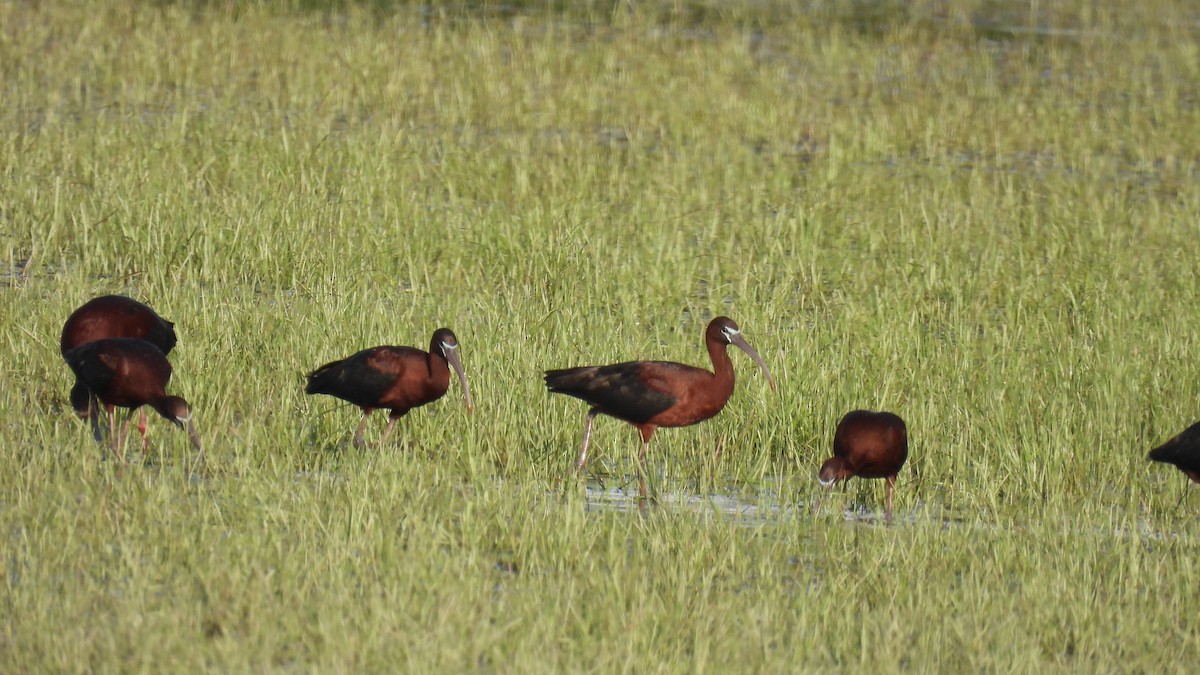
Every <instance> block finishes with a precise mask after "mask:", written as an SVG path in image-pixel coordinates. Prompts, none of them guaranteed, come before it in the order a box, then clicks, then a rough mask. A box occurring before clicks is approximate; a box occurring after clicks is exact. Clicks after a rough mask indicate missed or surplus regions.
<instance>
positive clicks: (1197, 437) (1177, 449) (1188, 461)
mask: <svg viewBox="0 0 1200 675" xmlns="http://www.w3.org/2000/svg"><path fill="white" fill-rule="evenodd" d="M1149 458H1150V459H1152V460H1154V461H1156V462H1166V463H1168V464H1174V465H1175V466H1177V467H1179V468H1180V469H1183V470H1185V471H1200V422H1198V423H1196V424H1193V425H1192V426H1190V427H1188V428H1187V429H1184V430H1183V433H1181V434H1179V435H1178V436H1176V437H1175V438H1172V439H1171V440H1169V441H1167V442H1166V443H1163V444H1162V445H1160V446H1158V447H1157V448H1155V449H1153V450H1151V451H1150V455H1149Z"/></svg>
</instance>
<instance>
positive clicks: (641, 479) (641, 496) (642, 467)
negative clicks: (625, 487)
mask: <svg viewBox="0 0 1200 675" xmlns="http://www.w3.org/2000/svg"><path fill="white" fill-rule="evenodd" d="M648 447H650V441H649V440H643V441H642V451H641V452H640V453H638V510H639V511H642V512H643V513H644V512H645V510H646V502H647V501H648V499H647V498H648V496H649V494H648V491H647V490H646V448H648Z"/></svg>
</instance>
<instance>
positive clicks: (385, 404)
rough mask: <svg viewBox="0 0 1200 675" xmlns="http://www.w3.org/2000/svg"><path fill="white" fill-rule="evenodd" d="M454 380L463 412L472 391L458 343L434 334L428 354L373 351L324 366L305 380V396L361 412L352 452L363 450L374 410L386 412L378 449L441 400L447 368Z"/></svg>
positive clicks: (444, 333) (446, 383)
mask: <svg viewBox="0 0 1200 675" xmlns="http://www.w3.org/2000/svg"><path fill="white" fill-rule="evenodd" d="M449 366H453V367H454V371H455V372H456V373H457V374H458V381H459V383H460V384H462V389H463V396H465V397H466V399H467V412H470V411H471V390H470V389H468V388H467V375H466V373H464V372H463V367H462V362H461V361H460V360H459V358H458V338H456V337H454V333H452V332H451V331H450V329H449V328H439V329H437V330H436V331H435V332H434V334H433V339H431V340H430V342H429V351H428V352H423V351H421V350H420V349H417V348H416V347H372V348H370V349H364V350H362V351H361V352H358V353H357V354H354V355H352V356H348V357H346V358H344V359H341V360H340V361H334V362H332V363H327V364H325V365H323V366H321V367H320V368H317V369H316V370H314V371H313V372H311V373H309V374H308V385H307V386H306V387H305V388H304V393H306V394H328V395H329V396H335V397H337V398H340V399H342V400H343V401H349V402H350V403H353V404H354V405H356V406H358V407H359V408H362V411H363V416H362V421H361V422H359V424H358V430H357V431H355V432H354V445H355V447H362V445H363V429H364V428H365V427H366V426H367V417H368V416H370V414H371V411H372V410H375V409H376V408H387V409H388V410H390V411H391V414H390V415H389V419H388V425H387V431H385V432H384V434H383V440H381V441H380V444H381V445H382V444H383V443H386V442H387V439H388V437H389V436H390V435H391V433H392V426H394V425H395V424H396V420H398V419H400V418H401V417H403V416H404V414H405V413H407V412H408V411H409V410H412V409H413V408H416V407H419V406H423V405H425V404H426V403H430V402H432V401H436V400H438V399H439V398H441V397H442V396H443V395H444V394H445V393H446V389H448V388H449V387H450V368H449Z"/></svg>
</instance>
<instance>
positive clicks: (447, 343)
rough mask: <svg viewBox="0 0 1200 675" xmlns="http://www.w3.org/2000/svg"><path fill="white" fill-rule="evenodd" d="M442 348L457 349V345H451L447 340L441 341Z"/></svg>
mask: <svg viewBox="0 0 1200 675" xmlns="http://www.w3.org/2000/svg"><path fill="white" fill-rule="evenodd" d="M442 349H458V345H457V344H453V345H452V344H450V343H449V342H443V343H442Z"/></svg>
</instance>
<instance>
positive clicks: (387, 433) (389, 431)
mask: <svg viewBox="0 0 1200 675" xmlns="http://www.w3.org/2000/svg"><path fill="white" fill-rule="evenodd" d="M398 419H400V418H399V417H390V418H388V425H387V430H386V431H384V432H383V438H381V439H379V447H381V448H382V447H383V446H384V445H385V444H386V443H387V439H388V437H390V436H391V435H392V428H393V427H395V426H396V420H398Z"/></svg>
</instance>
